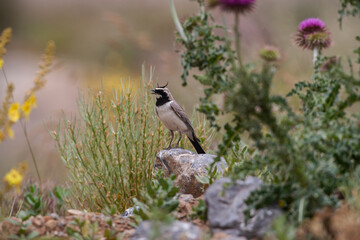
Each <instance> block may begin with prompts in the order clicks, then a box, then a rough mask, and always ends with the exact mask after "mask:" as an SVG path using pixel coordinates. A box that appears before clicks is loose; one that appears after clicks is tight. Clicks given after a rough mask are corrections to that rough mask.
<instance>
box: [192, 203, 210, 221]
mask: <svg viewBox="0 0 360 240" xmlns="http://www.w3.org/2000/svg"><path fill="white" fill-rule="evenodd" d="M192 210H193V212H192V213H191V216H190V217H191V218H193V219H195V218H199V219H200V220H202V221H205V222H206V221H207V208H206V204H205V202H204V200H202V199H200V200H199V203H198V205H197V206H195V207H192Z"/></svg>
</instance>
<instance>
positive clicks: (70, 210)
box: [66, 209, 84, 216]
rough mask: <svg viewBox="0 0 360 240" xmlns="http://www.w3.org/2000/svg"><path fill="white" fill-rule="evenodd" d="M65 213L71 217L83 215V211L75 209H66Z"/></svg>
mask: <svg viewBox="0 0 360 240" xmlns="http://www.w3.org/2000/svg"><path fill="white" fill-rule="evenodd" d="M66 212H67V214H69V215H72V216H82V215H84V212H83V211H80V210H76V209H68V210H67V211H66Z"/></svg>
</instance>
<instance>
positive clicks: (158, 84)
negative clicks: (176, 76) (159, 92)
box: [156, 82, 169, 88]
mask: <svg viewBox="0 0 360 240" xmlns="http://www.w3.org/2000/svg"><path fill="white" fill-rule="evenodd" d="M168 84H169V82H166V84H165V85H164V86H162V87H161V86H159V84H158V83H157V84H156V85H157V88H166V87H167V85H168Z"/></svg>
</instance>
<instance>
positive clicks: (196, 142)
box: [188, 134, 205, 154]
mask: <svg viewBox="0 0 360 240" xmlns="http://www.w3.org/2000/svg"><path fill="white" fill-rule="evenodd" d="M188 138H189V140H190V142H191V143H192V145H193V146H194V148H195V149H196V152H197V153H198V154H205V151H204V149H203V148H202V147H201V145H200V143H199V142H200V140H199V139H198V138H197V137H196V136H195V134H193V137H192V139H191V138H190V137H189V136H188Z"/></svg>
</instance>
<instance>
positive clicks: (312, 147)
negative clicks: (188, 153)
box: [174, 0, 360, 222]
mask: <svg viewBox="0 0 360 240" xmlns="http://www.w3.org/2000/svg"><path fill="white" fill-rule="evenodd" d="M341 2H342V3H343V9H344V7H346V6H347V4H349V5H350V4H351V1H341ZM198 3H199V4H200V9H201V10H200V13H199V14H198V15H196V16H192V17H189V18H188V19H186V20H185V21H184V23H183V24H182V26H181V25H178V28H179V34H178V38H177V40H178V41H179V42H180V44H181V45H182V46H183V51H182V53H181V60H182V61H181V62H182V65H183V69H184V71H183V75H182V79H183V83H184V84H186V81H187V76H188V74H189V71H190V70H191V69H197V70H199V71H198V72H196V74H195V75H194V78H195V79H196V80H198V81H199V82H200V83H201V84H203V85H204V86H205V90H204V94H205V97H204V98H202V99H201V105H200V107H199V111H201V112H203V113H205V114H206V116H207V118H208V119H209V120H210V121H211V123H212V125H213V126H215V127H216V128H217V129H220V128H221V127H220V124H219V121H218V119H219V116H220V115H223V114H231V116H232V120H231V121H230V122H228V123H226V124H225V125H224V129H223V130H224V135H223V139H222V142H221V143H220V144H219V145H218V151H217V154H218V156H219V157H220V156H224V155H226V154H228V152H229V150H230V149H233V150H234V149H236V146H237V145H238V143H239V142H240V141H241V136H242V134H244V133H246V134H247V135H248V136H249V139H250V140H251V142H250V148H249V149H252V152H251V153H250V154H248V155H247V156H246V157H240V159H242V161H241V162H240V163H233V162H232V163H231V165H232V166H233V167H232V171H229V172H232V176H231V177H232V178H233V179H236V178H242V177H243V176H245V175H250V174H252V175H254V174H259V171H260V172H261V177H262V178H263V179H264V181H265V184H264V185H263V186H262V187H261V189H259V190H258V191H255V192H253V194H251V196H250V197H249V199H248V200H247V205H248V207H249V209H248V211H247V214H248V215H250V210H251V209H257V208H261V207H264V206H267V205H272V204H279V206H281V207H282V208H283V209H284V210H285V211H286V213H287V216H288V217H289V218H290V219H292V220H296V221H297V222H301V221H302V220H303V219H304V218H305V217H309V216H311V215H312V214H313V213H314V212H315V211H316V210H318V209H320V208H321V207H323V206H329V205H330V206H337V204H338V203H339V201H338V195H337V194H336V192H337V191H338V189H339V188H340V187H341V185H342V184H343V183H344V182H345V181H346V180H347V179H348V178H350V177H351V176H352V173H353V171H354V169H356V168H357V167H359V163H360V162H359V161H360V138H359V136H360V125H359V122H360V117H359V115H356V114H351V113H350V112H349V108H350V107H351V106H353V105H354V104H355V103H356V102H359V101H360V93H359V86H360V79H359V76H360V74H359V75H356V74H354V73H353V63H352V62H351V61H350V60H349V69H350V71H349V72H348V71H346V70H345V67H344V66H343V64H342V61H341V60H340V59H337V60H336V61H334V57H324V56H323V55H322V52H321V50H322V49H324V48H325V47H328V46H329V44H328V43H330V39H329V33H328V30H327V29H326V28H325V25H324V24H323V25H324V26H322V27H321V28H319V29H316V28H314V29H312V31H313V32H312V33H311V34H313V38H311V39H308V38H306V36H305V35H301V36H303V37H305V40H306V41H308V42H306V43H307V46H309V47H308V48H309V49H311V50H313V51H314V58H313V60H314V63H313V66H314V75H313V76H312V79H311V80H308V81H302V82H298V83H297V84H296V85H295V87H294V89H293V90H292V91H291V92H290V93H289V94H288V96H286V97H283V96H280V95H275V94H272V92H271V91H270V90H271V86H272V80H273V76H274V73H275V71H276V64H275V63H274V62H273V61H268V59H266V58H265V61H264V63H263V65H262V67H261V68H259V67H256V66H255V65H253V64H244V63H243V62H242V59H241V52H240V49H241V48H240V42H241V41H240V40H241V39H240V34H239V25H238V24H239V21H238V20H239V17H240V15H239V14H241V12H239V11H235V12H232V14H233V13H234V14H235V22H234V45H235V50H233V49H232V48H231V46H232V41H231V39H230V38H229V37H228V35H227V32H226V31H224V32H225V33H224V34H223V35H220V32H219V31H215V30H216V29H225V27H223V26H218V25H216V24H213V23H212V17H211V14H210V13H209V12H208V11H207V10H206V8H205V6H204V1H201V0H198ZM239 4H240V3H239ZM351 5H352V6H353V9H354V11H352V12H351V13H355V14H357V10H356V9H358V5H356V4H355V3H353V4H351ZM174 16H175V15H174ZM175 18H176V16H175ZM307 22H308V23H310V24H312V21H310V22H309V21H307ZM315 30H316V31H315ZM299 31H300V32H299V33H298V34H305V32H304V31H303V29H299ZM306 34H308V33H306ZM357 40H359V37H358V38H357ZM325 42H326V44H324V43H325ZM354 52H355V53H356V54H359V56H360V51H359V49H356V50H355V51H354ZM357 61H358V60H357ZM309 62H311V61H309ZM220 94H221V95H222V96H224V102H225V104H224V105H225V106H224V108H223V109H220V108H219V106H218V105H216V104H215V103H214V102H213V100H212V97H213V96H216V95H220ZM289 96H295V97H297V98H299V99H300V100H301V107H300V109H297V108H294V107H292V106H291V105H289V104H288V99H287V97H289ZM238 151H239V154H238V156H241V155H243V152H240V151H244V148H242V150H241V149H240V148H238ZM246 151H247V150H246V149H245V152H246ZM232 154H233V153H232ZM232 159H236V158H234V157H232ZM212 173H213V171H212V169H210V170H209V174H210V175H211V174H212ZM211 177H213V176H211Z"/></svg>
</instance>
